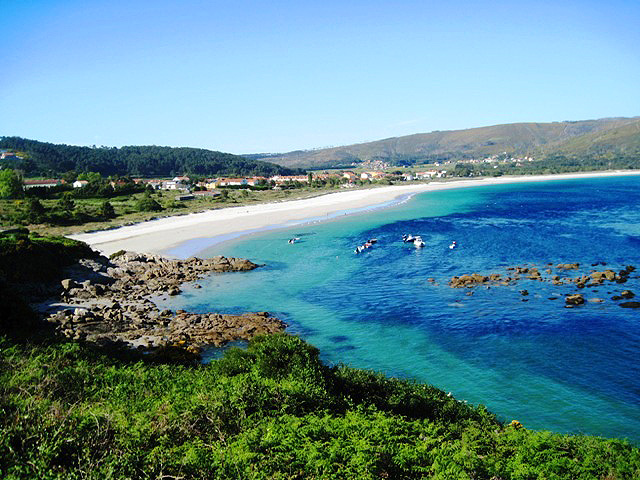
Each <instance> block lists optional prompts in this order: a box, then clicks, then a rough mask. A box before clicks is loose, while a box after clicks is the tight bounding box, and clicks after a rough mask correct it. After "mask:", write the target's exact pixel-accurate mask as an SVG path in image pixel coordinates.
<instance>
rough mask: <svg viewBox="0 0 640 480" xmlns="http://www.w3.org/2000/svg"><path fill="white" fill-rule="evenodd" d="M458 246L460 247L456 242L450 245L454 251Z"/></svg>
mask: <svg viewBox="0 0 640 480" xmlns="http://www.w3.org/2000/svg"><path fill="white" fill-rule="evenodd" d="M457 246H458V244H457V243H456V242H455V241H453V242H451V245H449V248H450V249H451V250H453V249H454V248H456V247H457Z"/></svg>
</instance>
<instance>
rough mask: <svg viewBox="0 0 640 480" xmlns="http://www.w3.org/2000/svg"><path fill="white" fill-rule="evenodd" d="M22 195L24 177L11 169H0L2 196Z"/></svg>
mask: <svg viewBox="0 0 640 480" xmlns="http://www.w3.org/2000/svg"><path fill="white" fill-rule="evenodd" d="M21 196H22V178H21V177H20V175H19V174H18V172H16V171H14V170H11V169H4V170H0V198H19V197H21Z"/></svg>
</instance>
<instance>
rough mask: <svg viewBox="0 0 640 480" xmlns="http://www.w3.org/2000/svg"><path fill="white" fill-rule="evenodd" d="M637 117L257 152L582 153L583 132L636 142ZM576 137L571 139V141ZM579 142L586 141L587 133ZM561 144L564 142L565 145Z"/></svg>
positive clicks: (425, 158) (296, 156)
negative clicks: (340, 145) (573, 142)
mask: <svg viewBox="0 0 640 480" xmlns="http://www.w3.org/2000/svg"><path fill="white" fill-rule="evenodd" d="M639 126H640V118H637V117H636V118H606V119H600V120H586V121H580V122H554V123H514V124H507V125H494V126H490V127H480V128H471V129H467V130H453V131H435V132H431V133H419V134H415V135H407V136H403V137H394V138H387V139H384V140H378V141H375V142H369V143H361V144H356V145H348V146H344V147H334V148H327V149H322V150H309V151H296V152H290V153H286V154H282V155H279V156H268V157H261V158H265V159H268V160H269V161H271V162H274V163H278V164H280V165H285V166H290V167H312V168H313V167H329V166H347V165H350V164H352V163H354V162H356V163H358V162H362V161H369V160H376V159H378V160H383V161H388V162H391V163H395V164H401V163H403V162H410V163H416V162H420V163H424V162H430V161H436V160H447V159H464V158H474V157H476V158H478V157H484V156H487V155H493V154H499V153H502V152H507V153H510V154H527V153H529V154H541V153H545V154H547V153H554V152H565V153H566V152H569V153H580V148H581V145H582V143H581V142H580V139H582V138H583V137H585V136H586V137H590V138H591V136H593V138H600V137H599V135H605V134H606V133H607V132H615V131H617V130H620V131H621V133H619V134H616V133H611V134H610V135H609V136H608V137H606V138H608V139H609V143H603V144H602V146H603V147H604V146H605V145H606V146H607V148H609V149H613V148H617V147H618V146H619V142H625V144H626V142H630V143H633V144H637V143H640V135H639V134H638V128H639ZM574 140H575V141H576V142H577V143H575V144H572V143H569V142H571V141H574ZM583 142H590V140H589V139H586V138H585V140H583ZM565 145H566V147H564V148H563V146H565ZM256 158H258V157H256Z"/></svg>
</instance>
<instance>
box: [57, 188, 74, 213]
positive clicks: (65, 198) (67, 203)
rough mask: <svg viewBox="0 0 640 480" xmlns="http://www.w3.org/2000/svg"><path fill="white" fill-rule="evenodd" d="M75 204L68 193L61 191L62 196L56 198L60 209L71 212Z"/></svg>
mask: <svg viewBox="0 0 640 480" xmlns="http://www.w3.org/2000/svg"><path fill="white" fill-rule="evenodd" d="M75 206H76V204H75V203H74V201H73V200H71V196H70V195H69V194H68V193H63V194H62V198H61V199H60V200H58V208H59V209H60V210H62V211H65V212H71V211H72V210H73V209H74V207H75Z"/></svg>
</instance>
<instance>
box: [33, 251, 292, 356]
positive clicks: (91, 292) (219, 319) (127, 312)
mask: <svg viewBox="0 0 640 480" xmlns="http://www.w3.org/2000/svg"><path fill="white" fill-rule="evenodd" d="M83 260H84V259H83ZM258 266H259V265H257V264H255V263H253V262H251V261H249V260H246V259H241V258H225V257H222V256H218V257H214V258H210V259H200V258H195V257H192V258H189V259H187V260H172V259H168V258H165V257H162V256H159V255H147V254H138V253H133V252H119V254H118V255H116V256H115V257H113V258H112V259H111V260H110V261H109V260H108V259H106V258H104V257H99V258H97V259H92V260H91V261H90V262H84V261H81V262H78V264H76V265H73V266H72V267H71V268H69V269H68V271H69V272H70V274H69V278H66V279H65V280H63V281H62V282H61V285H62V287H63V289H64V292H63V301H65V302H67V303H68V304H70V305H77V306H79V307H77V308H74V307H71V306H69V307H68V308H67V309H63V310H58V311H56V312H54V313H52V314H50V315H49V316H48V317H47V318H46V319H45V320H46V321H47V323H49V324H52V325H54V326H55V328H56V330H57V331H58V333H59V334H61V335H63V336H65V337H68V338H71V339H74V340H79V341H84V342H89V343H92V344H95V345H100V346H109V345H118V346H122V345H126V346H128V347H129V348H135V349H142V350H154V351H155V350H158V349H161V348H165V347H171V348H178V349H182V350H186V351H189V352H191V353H192V354H197V352H198V350H199V348H200V347H201V346H204V345H216V346H222V345H224V344H226V343H228V342H230V341H234V340H249V339H250V338H252V337H253V336H255V335H258V334H263V333H275V332H279V331H282V330H284V328H285V326H286V325H285V324H284V323H283V322H282V321H281V320H279V319H277V318H275V317H271V316H270V315H269V314H268V313H266V312H258V313H247V314H242V315H222V314H216V313H204V314H194V313H188V312H184V311H181V310H179V311H177V312H175V313H173V312H171V311H169V310H163V311H159V309H158V308H157V307H156V306H155V304H154V303H153V302H152V301H151V300H150V299H149V297H150V296H152V295H159V294H162V293H166V294H169V295H178V294H179V293H181V289H180V286H181V284H183V283H185V282H193V281H196V280H198V279H199V278H201V277H203V276H204V275H209V274H211V273H222V272H238V271H248V270H253V269H254V268H257V267H258ZM58 288H59V287H58Z"/></svg>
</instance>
